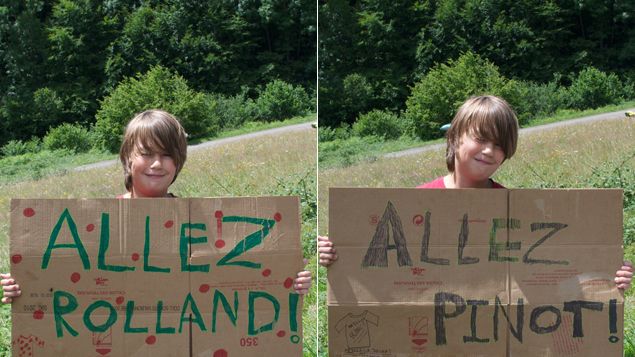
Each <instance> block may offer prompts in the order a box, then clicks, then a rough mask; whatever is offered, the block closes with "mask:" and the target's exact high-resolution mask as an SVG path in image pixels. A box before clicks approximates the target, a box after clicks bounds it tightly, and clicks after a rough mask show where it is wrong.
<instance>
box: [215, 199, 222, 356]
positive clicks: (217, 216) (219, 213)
mask: <svg viewBox="0 0 635 357" xmlns="http://www.w3.org/2000/svg"><path fill="white" fill-rule="evenodd" d="M214 217H216V218H223V211H216V212H214ZM216 352H218V351H216Z"/></svg>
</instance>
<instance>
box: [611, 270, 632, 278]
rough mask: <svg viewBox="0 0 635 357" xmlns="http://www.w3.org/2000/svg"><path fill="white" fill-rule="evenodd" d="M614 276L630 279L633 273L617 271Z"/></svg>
mask: <svg viewBox="0 0 635 357" xmlns="http://www.w3.org/2000/svg"><path fill="white" fill-rule="evenodd" d="M615 275H616V276H623V277H627V278H630V277H632V276H633V272H632V271H628V270H618V271H616V272H615Z"/></svg>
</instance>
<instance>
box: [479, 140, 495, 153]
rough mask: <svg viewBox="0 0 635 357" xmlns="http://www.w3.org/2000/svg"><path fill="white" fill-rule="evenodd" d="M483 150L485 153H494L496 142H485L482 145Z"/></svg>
mask: <svg viewBox="0 0 635 357" xmlns="http://www.w3.org/2000/svg"><path fill="white" fill-rule="evenodd" d="M481 151H482V152H483V153H485V154H491V153H493V152H494V143H492V142H491V141H488V142H485V143H483V147H482V149H481Z"/></svg>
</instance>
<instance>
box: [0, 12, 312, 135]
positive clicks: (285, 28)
mask: <svg viewBox="0 0 635 357" xmlns="http://www.w3.org/2000/svg"><path fill="white" fill-rule="evenodd" d="M316 21H317V19H316V11H315V4H314V3H313V2H312V1H309V0H259V1H257V0H223V1H191V0H168V1H139V0H117V1H98V0H29V1H13V0H0V73H2V75H1V76H0V134H2V135H0V146H2V145H3V144H4V143H6V142H8V141H9V140H28V139H29V138H30V137H32V136H38V137H43V136H44V135H45V134H46V132H47V131H48V130H49V128H51V127H57V126H59V125H60V124H62V123H64V122H68V123H79V124H81V125H83V126H85V127H88V126H89V125H90V124H94V123H95V120H96V118H95V114H96V113H97V111H98V110H99V105H100V101H102V100H104V98H105V97H106V96H108V95H110V94H112V92H113V91H114V90H115V88H117V87H118V86H119V84H120V82H122V81H123V80H125V79H126V78H130V77H134V76H136V75H137V74H138V73H146V72H148V71H149V70H150V69H152V68H154V67H155V66H162V67H163V68H167V69H169V70H170V71H172V72H173V73H178V74H179V75H180V76H181V77H183V78H184V79H185V80H186V81H187V83H188V85H189V86H191V89H192V90H194V91H197V92H207V93H215V94H218V95H225V96H236V95H237V94H239V93H247V94H248V96H253V97H255V96H256V95H257V93H258V91H257V88H259V87H263V86H265V85H266V84H267V83H269V82H272V81H273V80H276V79H280V80H283V81H285V82H287V83H291V84H293V85H294V86H297V85H302V86H304V87H307V88H312V87H314V86H315V67H316V66H315V61H316V41H315V36H316ZM242 88H249V90H248V91H246V92H245V91H243V90H242Z"/></svg>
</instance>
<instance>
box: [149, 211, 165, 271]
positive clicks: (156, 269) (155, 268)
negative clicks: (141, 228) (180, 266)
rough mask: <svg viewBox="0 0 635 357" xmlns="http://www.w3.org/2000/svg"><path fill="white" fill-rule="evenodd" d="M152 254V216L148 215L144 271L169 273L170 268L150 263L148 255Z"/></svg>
mask: <svg viewBox="0 0 635 357" xmlns="http://www.w3.org/2000/svg"><path fill="white" fill-rule="evenodd" d="M149 256H150V216H146V236H145V244H144V246H143V271H153V272H159V273H169V272H170V268H159V267H155V266H152V265H150V264H148V257H149Z"/></svg>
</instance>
